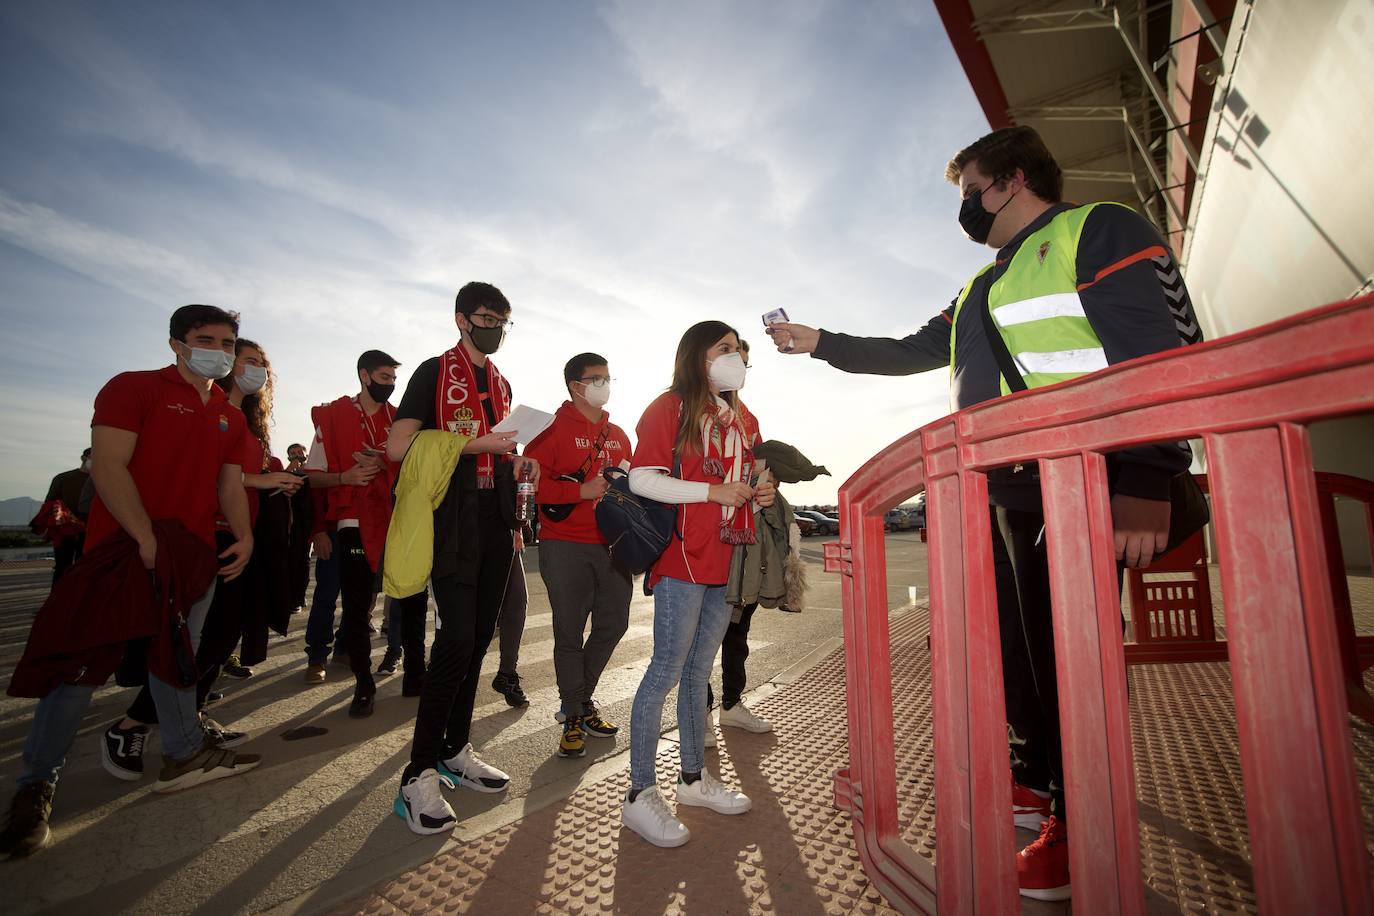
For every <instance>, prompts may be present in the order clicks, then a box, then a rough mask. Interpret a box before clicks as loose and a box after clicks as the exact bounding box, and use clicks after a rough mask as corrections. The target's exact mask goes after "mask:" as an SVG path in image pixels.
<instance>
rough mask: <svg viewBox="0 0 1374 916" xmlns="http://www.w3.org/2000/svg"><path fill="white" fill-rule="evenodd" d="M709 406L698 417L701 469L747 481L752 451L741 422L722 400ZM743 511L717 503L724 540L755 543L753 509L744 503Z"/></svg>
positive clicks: (730, 479) (728, 479) (731, 479)
mask: <svg viewBox="0 0 1374 916" xmlns="http://www.w3.org/2000/svg"><path fill="white" fill-rule="evenodd" d="M716 406H717V408H718V409H717V411H716V412H715V413H714V414H713V413H712V412H711V410H710V408H707V410H706V413H705V414H704V415H703V416H702V418H701V452H702V454H703V455H704V456H705V459H704V461H703V465H702V470H704V471H705V472H706V474H707V475H708V476H716V477H723V478H724V482H725V483H740V482H744V483H748V482H749V475H750V472H751V471H752V470H753V453H752V452H750V451H749V446H748V443H747V442H746V434H745V430H744V422H743V420H742V419H741V418H740V416H739V414H737V413H736V412H735V411H733V410H731V409H730V408H729V406H727V405H725V404H724V403H720V404H717V405H716ZM742 508H743V511H741V510H740V509H736V508H735V507H733V506H721V507H720V515H721V519H720V539H721V540H722V541H724V542H725V543H727V544H752V543H754V512H753V509H752V508H751V507H750V506H749V505H748V504H745V506H744V507H742Z"/></svg>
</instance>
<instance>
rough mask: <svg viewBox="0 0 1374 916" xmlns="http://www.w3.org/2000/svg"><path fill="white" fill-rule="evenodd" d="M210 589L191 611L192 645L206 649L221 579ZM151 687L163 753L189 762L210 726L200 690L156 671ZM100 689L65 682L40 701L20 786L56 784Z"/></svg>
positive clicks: (188, 619)
mask: <svg viewBox="0 0 1374 916" xmlns="http://www.w3.org/2000/svg"><path fill="white" fill-rule="evenodd" d="M216 581H218V579H216V580H214V581H211V583H210V588H209V589H208V590H206V592H205V594H204V595H202V596H201V597H200V598H199V599H198V600H197V601H196V603H195V604H193V605H191V609H190V610H189V611H188V612H187V615H186V625H187V628H188V629H189V630H190V631H191V646H192V648H193V649H196V648H199V647H200V631H201V627H202V626H204V624H205V614H206V612H208V611H209V610H210V602H211V601H212V600H213V599H214V597H215V582H216ZM148 690H149V692H150V693H151V694H152V697H153V705H154V706H156V708H157V720H158V722H159V724H160V727H161V729H162V756H163V757H164V758H167V759H170V760H185V759H187V758H188V757H191V756H193V755H194V754H195V753H196V751H198V750H200V747H201V745H202V744H204V742H205V730H204V729H203V728H201V725H200V715H199V713H197V712H196V688H195V687H188V688H185V689H183V688H180V687H173V686H172V685H171V684H168V683H167V682H166V681H163V680H161V679H160V678H159V677H158V676H157V675H155V674H153V672H152V671H149V672H148ZM93 693H95V687H94V686H92V685H88V684H59V685H57V687H55V688H53V689H52V690H51V691H50V692H49V693H48V695H47V696H45V697H43V699H41V700H39V701H38V708H37V709H35V710H34V711H33V724H31V725H30V726H29V736H28V738H27V739H25V741H24V769H23V772H21V773H20V774H19V785H21V786H27V785H31V784H32V783H35V782H46V783H52V784H54V785H56V783H57V774H58V771H59V770H61V769H62V764H63V763H65V762H66V760H67V751H69V750H71V747H72V742H73V741H75V740H76V733H77V730H78V729H80V727H81V720H82V719H83V718H85V716H86V710H87V709H89V708H90V705H91V694H93Z"/></svg>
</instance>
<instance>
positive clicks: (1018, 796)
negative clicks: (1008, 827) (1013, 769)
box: [1011, 776, 1050, 833]
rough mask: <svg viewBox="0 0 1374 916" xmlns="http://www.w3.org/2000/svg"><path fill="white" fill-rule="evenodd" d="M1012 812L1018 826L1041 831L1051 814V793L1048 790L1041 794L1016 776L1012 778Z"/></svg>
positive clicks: (1023, 828)
mask: <svg viewBox="0 0 1374 916" xmlns="http://www.w3.org/2000/svg"><path fill="white" fill-rule="evenodd" d="M1011 813H1012V817H1013V819H1014V820H1015V821H1016V826H1018V827H1020V828H1021V829H1022V830H1034V831H1036V832H1037V833H1038V832H1039V831H1040V825H1041V824H1043V823H1045V821H1046V820H1048V819H1049V816H1050V795H1049V793H1048V792H1046V793H1045V794H1044V795H1041V794H1040V793H1039V792H1037V791H1035V790H1034V789H1028V788H1026V787H1025V786H1023V785H1021V784H1020V783H1019V782H1017V781H1016V777H1015V776H1013V777H1012V778H1011Z"/></svg>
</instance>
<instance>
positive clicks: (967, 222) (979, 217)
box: [959, 189, 1021, 245]
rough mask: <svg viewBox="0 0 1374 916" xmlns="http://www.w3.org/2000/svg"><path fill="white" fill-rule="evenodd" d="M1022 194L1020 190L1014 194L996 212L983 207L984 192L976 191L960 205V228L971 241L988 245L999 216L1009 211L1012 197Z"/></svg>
mask: <svg viewBox="0 0 1374 916" xmlns="http://www.w3.org/2000/svg"><path fill="white" fill-rule="evenodd" d="M1020 193H1021V191H1020V189H1017V190H1016V191H1014V192H1012V195H1011V197H1008V198H1007V199H1006V202H1005V203H1003V204H1002V206H1000V207H998V208H997V209H996V210H988V209H987V208H986V207H984V206H983V192H982V191H974V192H973V193H972V194H970V195H969V196H968V197H966V198H965V199H964V202H963V203H962V204H960V205H959V227H960V228H961V229H963V230H964V234H965V235H967V236H968V237H969V241H971V242H977V243H978V244H979V245H984V244H986V243H987V240H988V236H989V235H991V234H992V224H993V223H994V222H995V221H996V220H997V214H998V213H1001V212H1002V211H1003V210H1005V209H1007V204H1009V203H1011V200H1012V197H1015V196H1016V195H1017V194H1020Z"/></svg>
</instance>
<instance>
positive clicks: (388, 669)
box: [377, 649, 401, 674]
mask: <svg viewBox="0 0 1374 916" xmlns="http://www.w3.org/2000/svg"><path fill="white" fill-rule="evenodd" d="M400 663H401V653H399V652H392V651H391V650H390V649H387V650H386V654H385V655H383V656H382V663H381V664H380V665H378V666H377V673H378V674H395V673H396V666H397V665H399V664H400Z"/></svg>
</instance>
